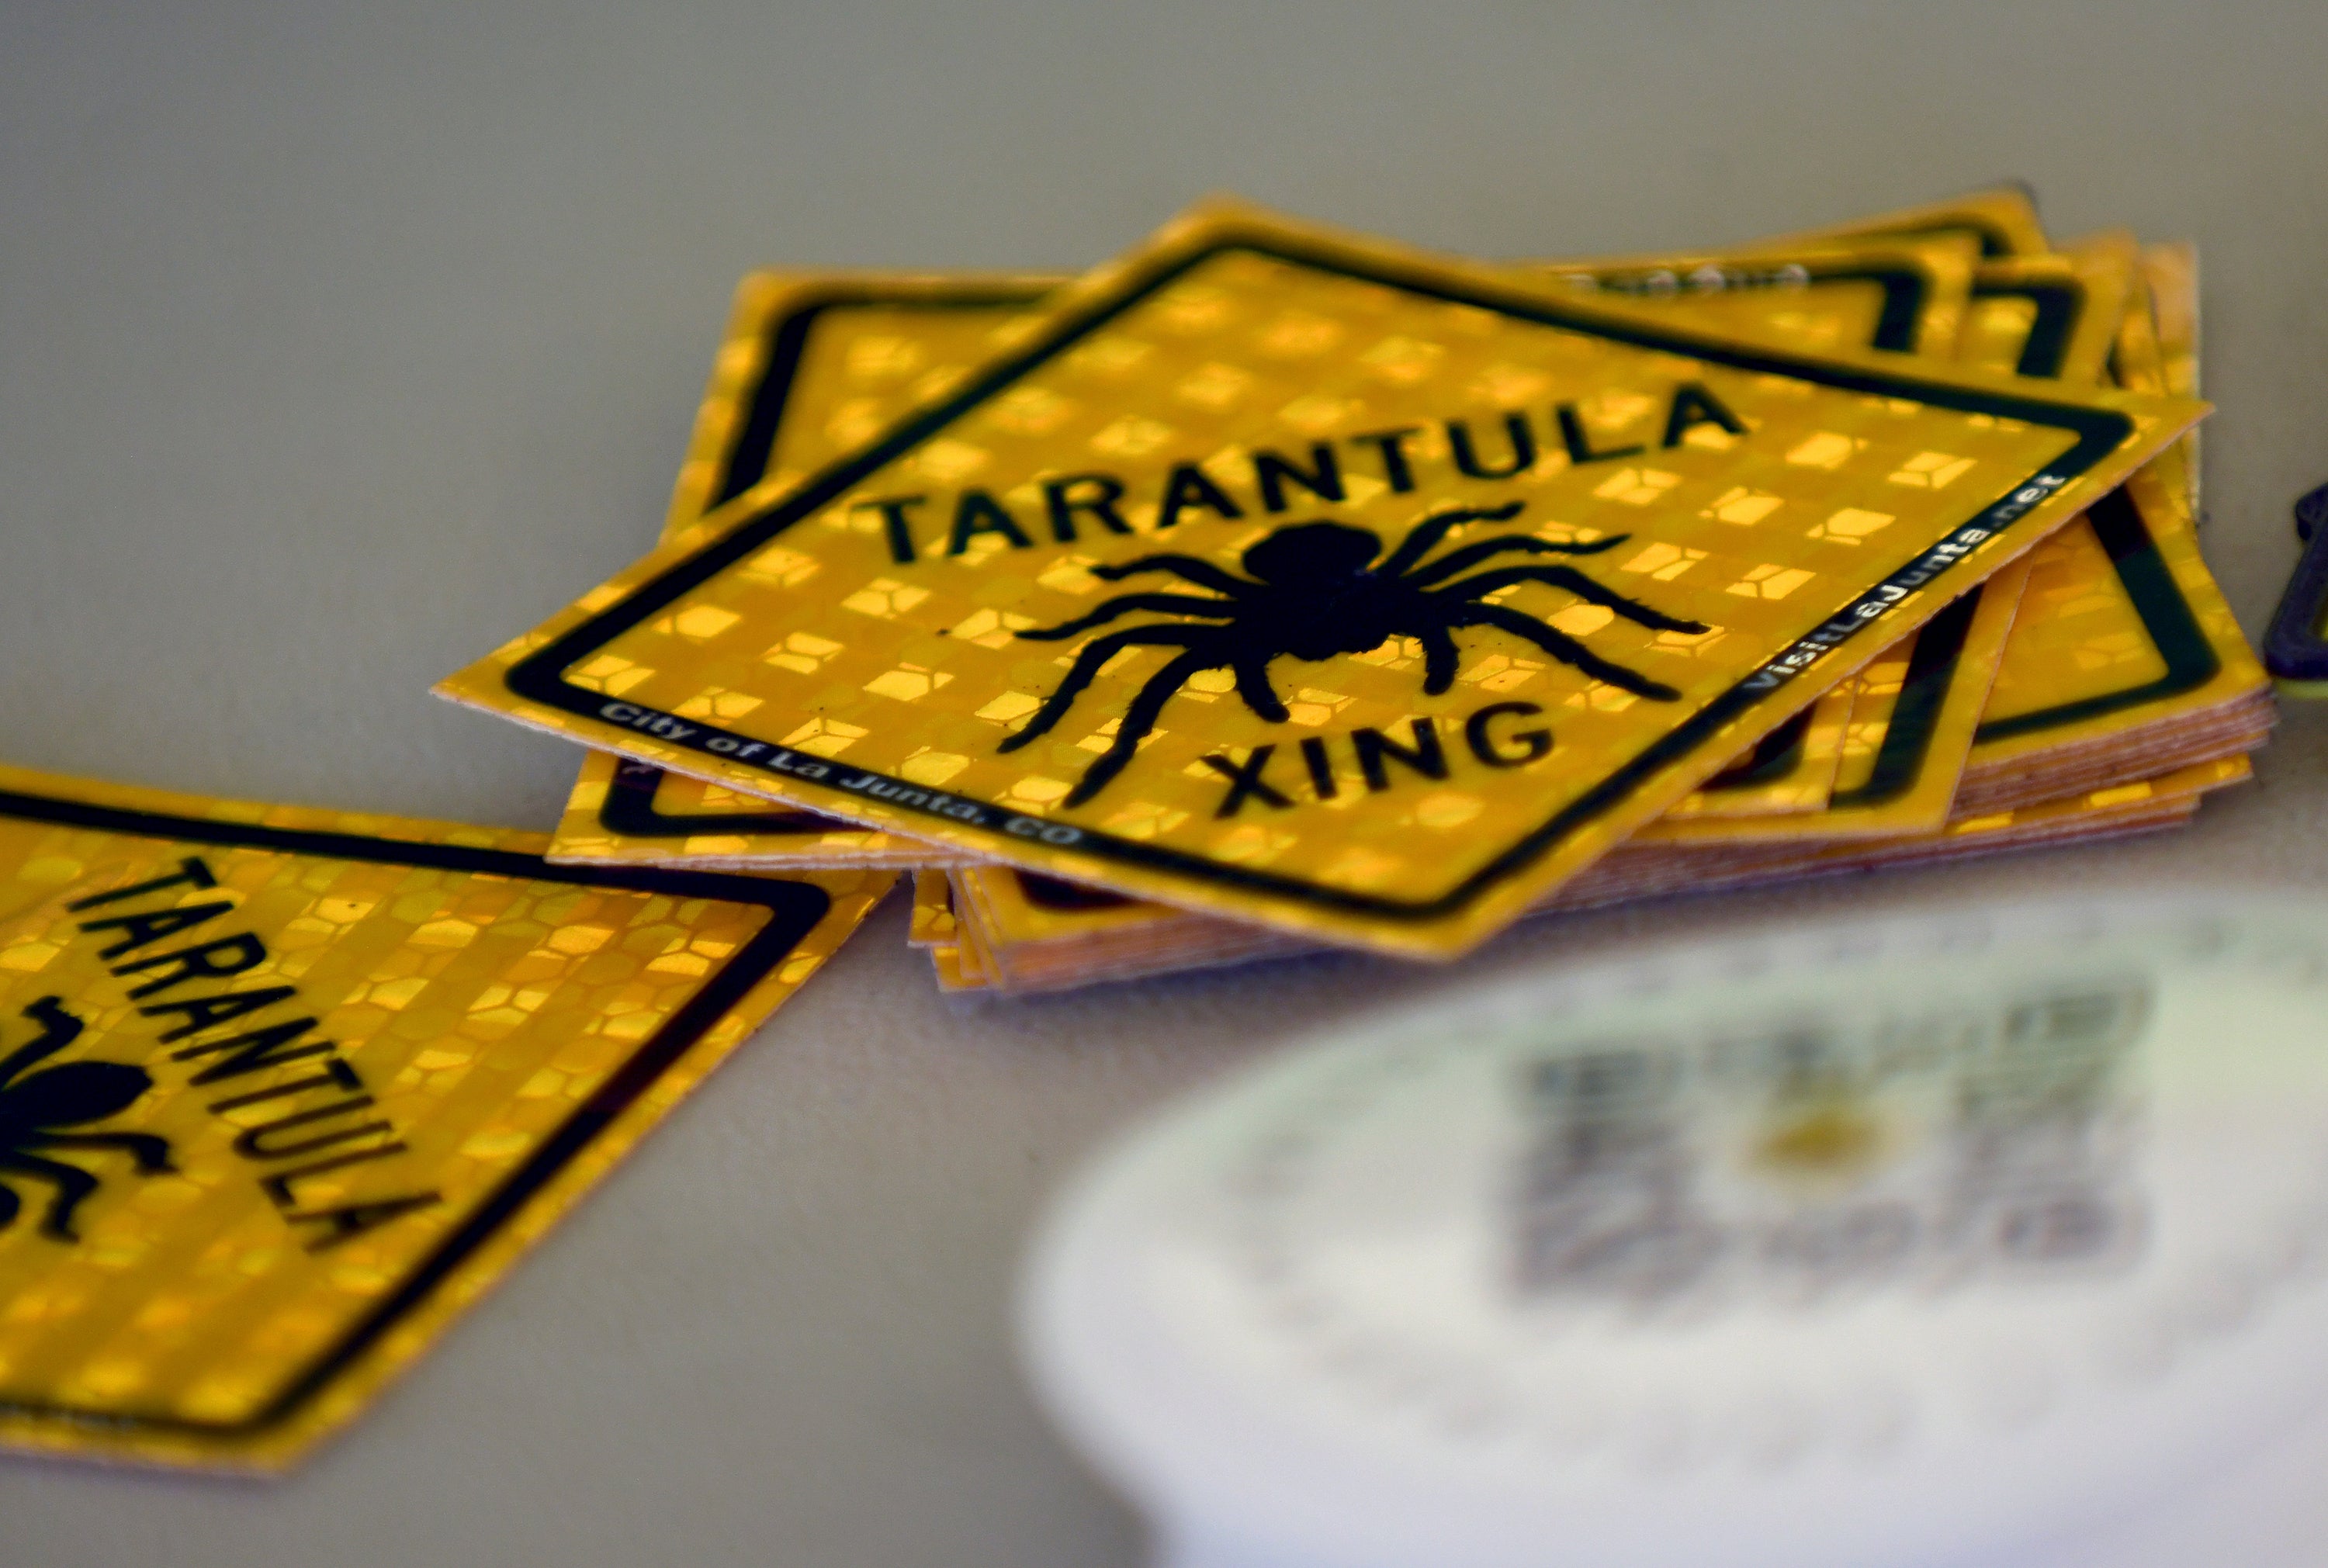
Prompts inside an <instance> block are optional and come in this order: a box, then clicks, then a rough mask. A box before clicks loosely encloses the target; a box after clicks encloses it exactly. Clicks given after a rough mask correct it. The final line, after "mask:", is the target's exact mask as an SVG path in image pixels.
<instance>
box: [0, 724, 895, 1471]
mask: <svg viewBox="0 0 2328 1568" xmlns="http://www.w3.org/2000/svg"><path fill="white" fill-rule="evenodd" d="M543 843H544V840H543V839H542V838H541V837H540V835H537V834H528V833H515V832H505V831H494V830H489V829H478V828H460V827H452V826H446V825H440V824H436V823H426V822H408V821H403V820H400V819H395V818H384V817H376V816H359V815H354V814H351V813H340V812H319V811H305V810H299V809H296V808H288V807H277V806H261V805H251V804H246V803H234V802H221V801H213V800H204V799H195V798H190V797H186V796H181V795H171V794H164V793H159V792H155V791H150V790H142V789H133V788H127V787H123V786H117V785H111V784H90V783H87V782H85V781H81V780H75V779H64V778H58V777H55V776H52V775H41V774H34V773H30V772H26V771H24V770H22V769H15V768H0V1080H5V1082H0V1194H5V1197H0V1216H5V1224H0V1302H5V1308H0V1442H5V1443H7V1444H9V1445H12V1446H17V1447H23V1448H32V1449H39V1450H44V1451H52V1452H57V1453H62V1454H70V1455H80V1456H89V1457H102V1458H108V1459H125V1460H141V1461H151V1462H156V1463H167V1464H192V1465H203V1466H217V1467H225V1468H231V1469H262V1470H263V1469H277V1468H279V1467H281V1466H283V1465H285V1464H286V1463H288V1462H289V1461H291V1460H294V1459H295V1458H296V1457H297V1456H298V1455H299V1453H300V1452H301V1451H303V1450H304V1449H305V1448H306V1447H307V1446H308V1445H309V1444H311V1443H312V1442H314V1441H315V1440H316V1439H317V1438H319V1437H321V1436H322V1435H323V1434H324V1433H325V1432H328V1431H329V1430H331V1429H332V1428H333V1427H335V1426H337V1425H338V1424H340V1423H341V1422H344V1421H346V1420H348V1419H349V1418H351V1417H352V1416H353V1415H354V1414H355V1413H356V1412H357V1411H358V1410H359V1409H361V1406H362V1405H363V1404H364V1403H365V1402H366V1401H367V1400H368V1399H369V1398H370V1397H371V1395H372V1394H374V1393H375V1392H376V1391H377V1390H378V1388H379V1386H380V1384H381V1383H382V1382H383V1381H385V1380H386V1379H387V1378H388V1377H389V1376H391V1375H393V1374H394V1373H395V1372H396V1371H397V1370H398V1369H399V1367H400V1366H403V1365H404V1364H406V1363H407V1362H408V1361H410V1360H411V1359H412V1357H415V1356H416V1355H418V1353H419V1352H420V1351H421V1350H422V1349H423V1348H425V1347H427V1344H428V1343H429V1342H430V1341H431V1340H432V1339H433V1338H435V1337H436V1334H437V1333H439V1332H440V1331H441V1330H442V1329H444V1328H445V1326H446V1323H447V1321H448V1320H449V1319H451V1317H452V1316H453V1314H455V1312H457V1311H459V1310H461V1309H462V1308H463V1307H464V1306H465V1305H466V1304H467V1303H468V1302H470V1301H471V1300H474V1299H475V1298H476V1297H477V1296H478V1295H479V1294H480V1293H482V1292H483V1291H484V1290H485V1289H487V1288H488V1287H489V1286H490V1285H491V1284H492V1283H493V1281H494V1280H495V1279H496V1278H497V1277H498V1276H499V1275H500V1274H501V1272H502V1271H503V1270H505V1269H506V1268H508V1267H509V1265H510V1264H511V1263H512V1262H513V1261H514V1260H515V1259H516V1257H517V1255H518V1254H519V1253H521V1252H522V1251H523V1250H524V1249H525V1248H526V1247H527V1246H529V1245H530V1244H531V1243H532V1242H533V1241H534V1240H535V1239H536V1238H538V1237H539V1236H540V1235H541V1233H542V1232H543V1231H544V1230H545V1229H546V1228H547V1227H548V1226H549V1224H550V1223H551V1222H552V1221H553V1220H554V1219H555V1218H556V1217H557V1216H558V1215H559V1213H560V1212H562V1211H563V1210H564V1209H565V1208H566V1207H568V1206H569V1205H571V1204H572V1203H573V1202H574V1201H575V1200H576V1199H577V1198H578V1197H580V1196H581V1195H582V1193H583V1192H584V1191H585V1190H586V1189H587V1188H588V1187H589V1186H590V1184H591V1183H592V1182H593V1181H595V1180H596V1178H597V1177H598V1176H599V1175H600V1174H601V1173H602V1172H603V1171H604V1170H605V1169H606V1168H607V1167H608V1166H609V1165H610V1164H612V1162H613V1161H614V1160H615V1159H617V1158H618V1157H619V1156H620V1155H621V1154H622V1152H623V1151H624V1150H625V1149H627V1148H628V1147H629V1146H630V1145H631V1144H632V1143H633V1142H634V1141H636V1140H637V1139H638V1137H639V1136H640V1135H641V1134H642V1133H643V1132H644V1131H646V1130H647V1128H648V1127H650V1126H651V1125H652V1123H653V1122H656V1121H658V1120H659V1119H661V1117H662V1115H663V1114H664V1113H666V1112H667V1111H668V1110H669V1109H670V1108H671V1105H672V1104H673V1103H675V1102H676V1101H677V1100H678V1099H679V1098H680V1096H681V1095H682V1094H684V1093H685V1092H686V1091H687V1090H688V1089H689V1088H690V1087H691V1086H692V1085H693V1084H695V1083H696V1082H697V1081H698V1080H699V1079H700V1078H701V1077H702V1076H703V1075H704V1074H705V1073H707V1072H708V1071H709V1070H710V1068H711V1067H712V1066H714V1065H715V1064H716V1063H717V1062H718V1059H719V1058H720V1057H722V1056H725V1055H726V1054H727V1053H728V1051H729V1050H730V1049H732V1048H733V1047H735V1046H736V1045H737V1043H738V1042H739V1041H741V1040H742V1039H743V1038H745V1037H746V1035H747V1034H749V1033H750V1031H751V1030H752V1029H753V1028H755V1027H756V1025H757V1024H758V1023H759V1022H760V1020H761V1019H764V1018H765V1016H766V1015H767V1013H768V1012H769V1011H770V1010H771V1009H774V1007H775V1006H776V1005H777V1004H778V1003H779V1002H780V1001H782V1000H784V998H785V997H786V996H788V995H789V994H791V992H792V991H793V990H794V989H796V988H797V987H798V986H799V985H800V984H801V982H802V981H803V980H805V979H806V978H807V977H808V975H809V974H810V973H811V972H812V971H813V970H814V969H815V968H816V967H817V966H818V964H820V963H821V962H822V961H823V960H824V958H825V957H826V956H827V955H828V954H829V953H831V951H832V949H833V948H834V947H835V946H836V945H838V944H839V943H840V941H841V939H842V938H843V937H845V936H846V935H847V934H848V933H849V932H850V930H851V929H852V928H853V927H854V926H855V925H856V924H857V923H858V921H859V919H861V918H862V916H863V915H864V914H865V913H866V911H867V910H868V908H869V907H870V906H871V905H872V903H873V901H874V900H875V899H876V898H877V897H878V896H879V894H880V892H881V891H882V889H883V888H884V887H886V886H887V883H888V882H889V881H890V880H891V878H888V877H887V876H883V875H878V874H873V873H866V872H827V873H821V874H812V875H808V876H803V877H801V878H793V879H778V878H736V877H712V876H704V875H691V876H665V875H659V874H655V873H646V872H633V873H628V874H626V875H624V878H622V882H623V885H620V886H616V885H612V884H610V883H608V882H606V881H605V880H604V879H603V878H601V877H599V876H597V875H596V874H593V873H589V872H584V871H578V870H573V869H560V868H557V867H553V866H550V865H549V863H548V862H546V861H544V860H543V859H540V850H541V848H542V845H543Z"/></svg>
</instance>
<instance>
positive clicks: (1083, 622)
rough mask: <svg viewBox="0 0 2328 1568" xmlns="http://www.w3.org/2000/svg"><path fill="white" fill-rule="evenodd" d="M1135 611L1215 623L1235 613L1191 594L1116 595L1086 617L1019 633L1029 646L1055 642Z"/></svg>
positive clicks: (1222, 603)
mask: <svg viewBox="0 0 2328 1568" xmlns="http://www.w3.org/2000/svg"><path fill="white" fill-rule="evenodd" d="M1134 610H1153V611H1155V612H1156V613H1157V614H1158V615H1203V616H1206V617H1207V618H1209V619H1211V620H1216V621H1225V620H1227V619H1228V618H1229V617H1230V616H1232V615H1235V614H1236V606H1234V605H1233V604H1231V603H1229V601H1228V600H1226V599H1200V598H1198V597H1197V596H1196V595H1194V594H1118V595H1116V596H1115V597H1113V598H1112V599H1107V600H1103V601H1102V603H1101V604H1100V606H1099V607H1098V608H1097V609H1095V610H1094V611H1092V613H1091V614H1089V615H1077V616H1076V617H1075V619H1074V620H1072V621H1062V622H1060V623H1059V624H1057V625H1056V626H1045V627H1044V628H1042V629H1041V630H1040V631H1033V632H1020V633H1019V636H1020V637H1022V638H1024V639H1026V640H1027V641H1028V642H1030V643H1056V642H1058V641H1060V640H1062V639H1063V638H1067V637H1072V636H1074V635H1075V634H1076V633H1077V632H1087V631H1089V630H1091V628H1093V627H1094V626H1096V625H1099V624H1102V623H1103V622H1107V621H1112V620H1114V619H1115V618H1116V617H1117V616H1118V615H1130V614H1131V612H1132V611H1134Z"/></svg>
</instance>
